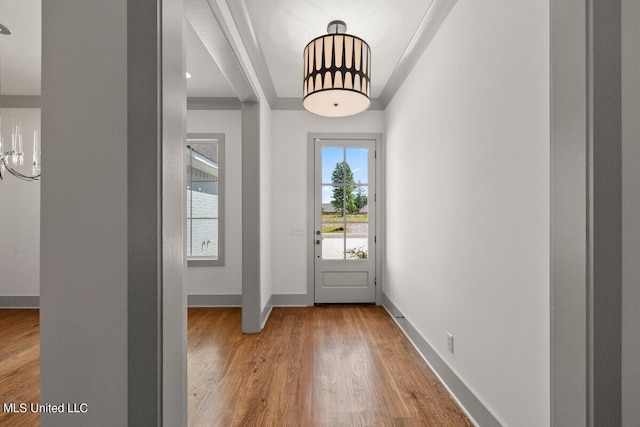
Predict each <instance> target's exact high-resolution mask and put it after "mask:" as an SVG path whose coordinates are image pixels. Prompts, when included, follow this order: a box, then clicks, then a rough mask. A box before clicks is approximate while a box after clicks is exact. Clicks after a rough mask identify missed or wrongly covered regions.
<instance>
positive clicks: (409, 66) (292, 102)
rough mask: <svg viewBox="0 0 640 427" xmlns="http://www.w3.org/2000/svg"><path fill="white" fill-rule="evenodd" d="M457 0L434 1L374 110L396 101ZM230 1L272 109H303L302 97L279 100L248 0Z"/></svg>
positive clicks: (234, 17) (373, 106)
mask: <svg viewBox="0 0 640 427" xmlns="http://www.w3.org/2000/svg"><path fill="white" fill-rule="evenodd" d="M456 1H457V0H434V1H433V3H432V4H431V6H430V7H429V9H428V10H427V13H426V14H425V16H424V18H423V19H422V21H421V22H420V25H419V26H418V29H417V30H416V32H415V34H414V35H413V37H412V38H411V42H410V43H409V45H408V46H407V48H406V49H405V52H404V54H403V55H402V57H401V58H400V60H399V61H398V64H397V65H396V67H395V69H394V71H393V73H392V74H391V77H390V78H389V80H388V81H387V84H386V85H385V87H384V89H383V90H382V93H381V95H380V98H372V99H371V107H370V108H369V109H370V110H384V109H385V108H386V107H387V105H388V104H389V102H391V99H393V97H394V95H395V94H396V92H397V91H398V89H400V86H402V83H403V82H404V81H405V79H406V78H407V76H408V75H409V73H410V72H411V70H413V67H414V66H415V64H416V63H417V62H418V60H419V59H420V57H421V56H422V54H423V53H424V51H425V50H426V49H427V47H428V46H429V43H431V40H433V37H434V36H435V35H436V33H437V32H438V29H440V26H441V25H442V23H443V22H444V20H445V19H446V18H447V16H448V14H449V12H450V11H451V9H452V8H453V6H454V5H455V4H456ZM226 2H227V5H228V6H229V10H230V11H231V14H232V16H233V19H234V21H235V24H236V27H237V29H238V31H239V33H240V36H241V38H242V42H243V43H244V45H245V48H246V50H247V53H248V55H249V59H250V60H251V63H252V64H253V66H254V69H255V71H256V74H257V76H258V80H259V81H260V84H261V85H262V88H263V90H264V92H265V96H266V97H267V101H268V102H269V105H270V106H271V108H272V109H274V110H301V109H303V107H302V98H279V97H278V96H277V95H276V91H275V87H274V85H273V79H272V78H271V74H270V73H269V68H268V67H267V61H266V60H265V58H264V55H263V53H262V49H261V48H260V43H259V42H258V39H257V37H256V35H255V30H254V27H253V24H252V22H251V17H250V16H249V11H248V8H247V3H246V0H231V1H229V0H226Z"/></svg>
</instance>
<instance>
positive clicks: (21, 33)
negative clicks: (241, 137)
mask: <svg viewBox="0 0 640 427" xmlns="http://www.w3.org/2000/svg"><path fill="white" fill-rule="evenodd" d="M0 23H2V24H3V25H5V26H7V27H8V28H9V29H10V30H11V34H10V35H0V91H1V92H0V94H2V95H30V96H37V95H40V73H41V52H42V13H41V0H0ZM186 39H187V40H186V43H187V55H186V56H187V71H189V72H190V73H191V76H192V78H190V79H188V80H187V96H190V97H235V96H236V95H235V93H234V91H233V89H232V88H231V85H229V83H228V81H227V79H226V78H225V77H224V75H223V74H222V73H221V71H220V69H219V68H218V66H217V65H216V63H215V62H214V61H213V59H212V58H211V55H209V53H208V52H207V50H206V49H205V47H204V45H203V44H202V41H201V40H200V38H199V37H198V36H197V34H196V33H195V31H194V30H193V28H192V27H191V25H190V24H187V34H186Z"/></svg>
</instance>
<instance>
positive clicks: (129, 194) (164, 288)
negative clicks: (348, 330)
mask: <svg viewBox="0 0 640 427" xmlns="http://www.w3.org/2000/svg"><path fill="white" fill-rule="evenodd" d="M163 3H171V5H170V6H171V10H166V11H165V12H166V13H164V14H162V15H165V16H166V18H167V20H171V24H169V25H166V23H165V25H164V26H163V32H162V33H163V34H164V36H163V42H164V47H163V57H162V62H160V61H161V60H160V57H159V56H158V54H159V53H160V49H159V48H160V43H159V42H160V41H159V40H158V34H160V33H159V31H158V30H159V28H160V25H161V23H160V22H159V17H160V16H161V14H160V13H159V11H158V10H157V8H158V7H161V4H160V3H158V2H156V1H155V0H144V1H142V0H136V1H126V0H114V1H109V2H104V1H100V0H66V1H59V2H43V13H42V16H43V59H42V69H43V77H42V133H43V141H46V142H45V143H44V144H43V182H42V199H41V290H40V295H41V401H42V402H50V403H56V402H69V403H83V402H84V403H87V404H88V412H87V413H86V414H82V415H79V414H43V415H42V424H43V425H45V426H58V425H59V426H76V425H77V426H86V425H91V426H114V425H156V424H160V421H161V418H162V414H164V415H165V417H164V418H165V421H166V424H165V425H172V426H180V425H186V313H185V310H186V309H185V307H186V298H185V296H184V291H183V286H182V275H183V267H182V249H181V248H182V231H181V230H182V215H183V210H182V209H183V208H182V206H183V204H182V185H181V184H182V174H183V161H182V155H183V154H182V141H183V133H184V124H183V123H184V110H185V105H186V99H185V98H186V96H185V90H184V78H183V76H184V66H183V63H184V58H183V53H182V39H181V37H182V25H183V17H182V14H181V8H182V2H170V1H168V0H167V1H165V2H163ZM106 34H108V35H109V36H108V37H105V35H106ZM161 66H163V70H162V71H163V72H162V74H161V72H160V67H161ZM161 75H162V76H163V78H164V81H161V80H160V76H161ZM161 86H162V87H163V90H162V92H161ZM160 95H162V97H161V96H160ZM161 99H162V100H164V101H165V102H166V104H165V106H163V105H162V104H161ZM167 106H170V107H171V108H167ZM162 125H164V129H163V127H162ZM163 164H164V165H165V167H163Z"/></svg>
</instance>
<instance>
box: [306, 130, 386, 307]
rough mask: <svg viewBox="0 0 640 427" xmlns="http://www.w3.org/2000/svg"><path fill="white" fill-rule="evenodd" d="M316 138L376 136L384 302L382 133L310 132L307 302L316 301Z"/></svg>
mask: <svg viewBox="0 0 640 427" xmlns="http://www.w3.org/2000/svg"><path fill="white" fill-rule="evenodd" d="M316 139H328V140H374V141H375V144H374V145H375V150H376V155H375V166H376V179H375V184H376V194H375V197H376V199H375V201H376V222H375V230H374V233H375V234H374V235H375V236H376V243H375V245H376V256H375V272H376V305H380V304H382V287H383V284H384V280H383V277H384V276H383V274H384V270H383V266H384V259H385V221H386V215H385V211H386V209H385V185H384V175H385V170H384V145H383V135H382V134H381V133H360V132H353V133H350V132H348V133H308V134H307V297H306V300H307V305H310V306H311V305H314V304H315V287H314V286H315V262H314V254H315V247H314V245H315V243H314V240H315V239H314V234H313V231H314V229H315V228H314V227H315V222H314V220H315V217H314V216H315V146H314V143H315V141H316ZM369 197H371V195H369Z"/></svg>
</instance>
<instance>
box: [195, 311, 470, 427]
mask: <svg viewBox="0 0 640 427" xmlns="http://www.w3.org/2000/svg"><path fill="white" fill-rule="evenodd" d="M189 425H190V426H198V427H199V426H332V427H333V426H421V427H423V426H438V427H442V426H471V425H472V424H471V422H470V421H469V420H468V419H467V417H466V416H465V415H464V413H463V412H462V411H461V410H460V409H459V408H458V407H457V406H456V404H455V402H454V401H453V400H452V399H451V397H450V396H449V394H448V393H447V391H446V390H445V388H444V387H443V386H442V384H440V382H439V381H438V380H437V378H436V377H435V376H434V374H433V373H432V372H431V370H430V369H429V367H428V366H427V365H426V363H425V362H424V360H422V358H421V357H420V356H419V354H418V353H417V352H416V351H415V349H414V348H413V347H412V346H411V344H410V343H409V341H408V340H407V339H406V337H405V336H404V335H403V334H402V333H401V332H400V330H399V329H398V327H397V326H396V324H395V323H394V322H393V320H392V319H391V318H390V317H389V315H388V314H387V312H386V311H385V310H384V308H382V307H380V306H371V305H351V306H346V305H333V306H319V307H295V308H294V307H287V308H274V309H273V312H272V313H271V316H270V318H269V321H268V322H267V325H266V327H265V329H264V330H263V332H262V333H261V334H259V335H242V334H241V333H240V310H239V309H237V308H213V309H212V308H192V309H190V310H189Z"/></svg>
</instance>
